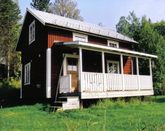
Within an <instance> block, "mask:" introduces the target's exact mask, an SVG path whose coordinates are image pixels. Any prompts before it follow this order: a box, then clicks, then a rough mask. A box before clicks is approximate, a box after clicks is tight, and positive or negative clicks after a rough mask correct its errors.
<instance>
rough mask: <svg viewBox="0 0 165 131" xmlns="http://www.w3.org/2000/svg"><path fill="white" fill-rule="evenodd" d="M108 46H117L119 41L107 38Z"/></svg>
mask: <svg viewBox="0 0 165 131" xmlns="http://www.w3.org/2000/svg"><path fill="white" fill-rule="evenodd" d="M108 46H109V47H114V48H119V43H118V42H116V41H111V40H108Z"/></svg>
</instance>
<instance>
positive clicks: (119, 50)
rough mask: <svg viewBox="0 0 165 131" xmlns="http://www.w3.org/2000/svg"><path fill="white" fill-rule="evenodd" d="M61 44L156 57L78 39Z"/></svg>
mask: <svg viewBox="0 0 165 131" xmlns="http://www.w3.org/2000/svg"><path fill="white" fill-rule="evenodd" d="M63 45H73V46H81V47H87V48H95V49H101V50H103V51H105V50H106V51H114V52H120V53H125V54H132V55H138V56H143V57H149V58H158V57H157V56H156V55H151V54H146V53H141V52H136V51H131V50H125V49H119V48H113V47H108V46H102V45H96V44H92V43H86V42H80V41H75V42H64V43H63Z"/></svg>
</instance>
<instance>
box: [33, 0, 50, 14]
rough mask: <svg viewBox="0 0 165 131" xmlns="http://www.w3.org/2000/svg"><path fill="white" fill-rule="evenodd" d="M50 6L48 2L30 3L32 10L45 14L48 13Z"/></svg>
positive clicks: (36, 1)
mask: <svg viewBox="0 0 165 131" xmlns="http://www.w3.org/2000/svg"><path fill="white" fill-rule="evenodd" d="M50 4H51V3H50V0H32V2H31V3H30V5H31V6H32V7H33V8H35V9H37V10H41V11H46V12H48V11H49V6H50Z"/></svg>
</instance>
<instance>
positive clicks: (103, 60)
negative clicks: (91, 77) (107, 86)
mask: <svg viewBox="0 0 165 131" xmlns="http://www.w3.org/2000/svg"><path fill="white" fill-rule="evenodd" d="M102 73H105V57H104V51H102Z"/></svg>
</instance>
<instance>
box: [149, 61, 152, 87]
mask: <svg viewBox="0 0 165 131" xmlns="http://www.w3.org/2000/svg"><path fill="white" fill-rule="evenodd" d="M149 68H150V78H151V81H150V82H151V87H152V89H153V80H152V61H151V58H150V59H149Z"/></svg>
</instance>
